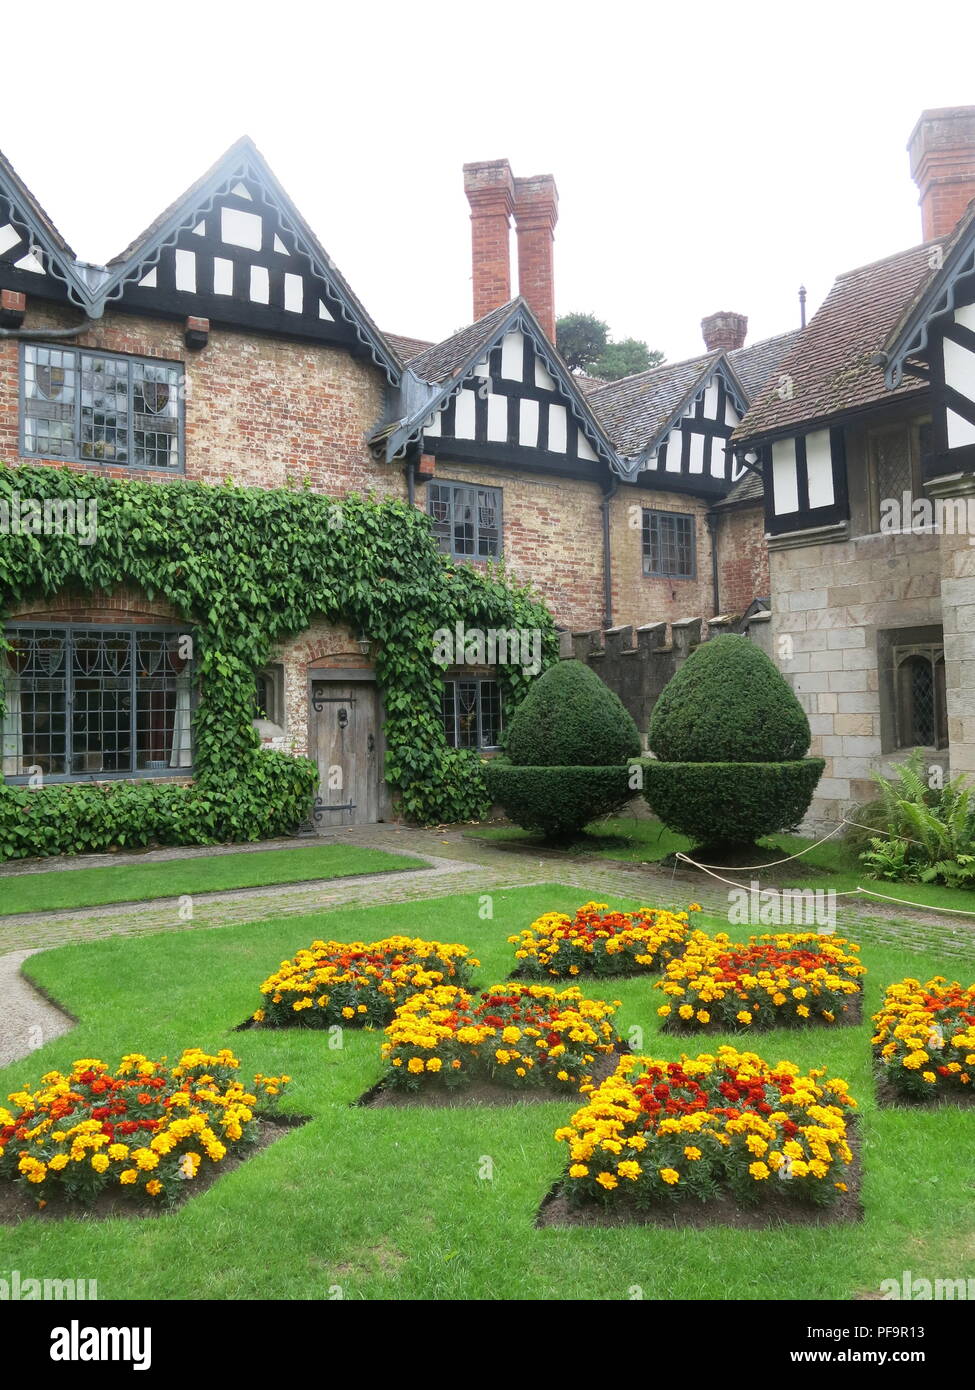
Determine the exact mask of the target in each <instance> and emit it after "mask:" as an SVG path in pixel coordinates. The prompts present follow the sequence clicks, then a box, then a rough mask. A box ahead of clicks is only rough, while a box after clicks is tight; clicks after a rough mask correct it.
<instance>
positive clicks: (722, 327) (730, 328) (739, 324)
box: [701, 309, 748, 352]
mask: <svg viewBox="0 0 975 1390" xmlns="http://www.w3.org/2000/svg"><path fill="white" fill-rule="evenodd" d="M701 332H702V333H703V334H704V346H705V347H706V348H707V350H708V352H717V351H718V350H719V349H720V350H722V351H723V352H731V350H732V349H733V348H740V347H744V346H745V334H746V333H747V332H748V319H747V318H746V317H745V315H744V314H735V313H732V312H731V310H729V309H719V310H718V312H717V313H716V314H708V316H707V318H706V319H702V320H701Z"/></svg>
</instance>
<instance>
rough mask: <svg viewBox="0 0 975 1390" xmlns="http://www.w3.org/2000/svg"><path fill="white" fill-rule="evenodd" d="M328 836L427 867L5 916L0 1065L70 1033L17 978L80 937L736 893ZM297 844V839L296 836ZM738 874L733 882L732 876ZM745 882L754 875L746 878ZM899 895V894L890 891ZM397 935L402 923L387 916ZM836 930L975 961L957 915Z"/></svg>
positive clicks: (879, 916)
mask: <svg viewBox="0 0 975 1390" xmlns="http://www.w3.org/2000/svg"><path fill="white" fill-rule="evenodd" d="M320 839H321V840H323V841H330V840H331V841H341V842H344V843H348V844H354V845H359V846H362V847H368V848H374V849H383V850H387V851H390V852H393V853H395V852H396V851H399V852H401V853H403V854H411V855H415V856H416V857H418V858H420V859H423V860H425V861H426V862H427V864H428V865H429V867H428V868H425V869H409V870H404V871H403V872H400V873H385V874H380V875H375V874H372V875H369V874H366V875H357V876H355V877H350V878H343V879H325V880H321V881H318V882H313V883H301V884H294V883H290V884H280V885H275V886H272V887H266V888H247V889H232V890H228V891H226V892H217V893H200V894H196V895H194V896H193V900H192V917H191V918H190V919H189V920H186V916H185V905H182V911H181V899H180V898H179V897H177V896H174V897H172V898H162V899H157V900H156V901H153V902H147V903H138V904H132V903H119V904H115V905H112V906H105V907H90V908H83V909H79V910H75V911H57V912H43V913H36V914H32V915H18V916H13V917H11V916H7V917H2V916H0V1065H3V1064H5V1063H7V1062H10V1061H14V1060H16V1059H18V1058H20V1057H24V1056H27V1055H28V1053H29V1052H31V1051H32V1050H33V1049H34V1048H36V1047H39V1046H40V1045H41V1043H43V1042H46V1041H47V1040H48V1039H49V1038H51V1037H55V1036H58V1035H60V1034H62V1033H65V1032H67V1031H68V1030H69V1029H70V1028H71V1027H72V1026H73V1023H72V1020H70V1019H69V1018H68V1017H67V1016H66V1015H64V1014H63V1013H61V1011H60V1010H59V1009H57V1008H55V1006H54V1005H52V1004H50V1003H49V1002H48V1001H47V1000H45V999H44V998H43V997H42V996H41V995H39V994H38V993H37V991H36V990H35V989H34V988H33V986H31V985H30V984H29V983H28V982H27V981H26V980H25V979H24V978H23V976H22V975H21V974H20V967H21V965H22V963H23V961H24V960H25V959H27V957H28V956H30V955H32V954H33V953H34V952H35V951H38V950H45V949H48V948H50V947H53V946H60V945H63V944H65V943H68V942H72V941H97V940H100V939H102V938H104V937H108V936H116V935H122V936H141V935H144V934H146V933H150V932H160V931H194V930H197V929H206V928H218V927H225V926H231V925H233V924H236V923H240V922H256V921H260V920H262V919H263V918H266V917H285V916H297V915H305V914H311V913H319V912H325V911H329V910H332V909H335V908H338V907H371V906H376V905H383V904H386V905H389V906H390V907H393V906H395V904H397V903H400V902H416V901H420V900H423V899H425V898H439V897H443V896H445V895H448V894H460V893H483V892H490V891H491V890H500V889H503V888H513V887H523V886H524V887H527V886H530V885H533V884H543V883H560V884H566V885H568V886H571V887H576V888H578V889H579V892H580V900H581V899H582V898H597V899H600V898H604V897H623V898H634V899H637V900H642V901H643V902H646V903H648V904H653V905H656V906H661V907H675V908H680V907H685V906H686V905H687V904H688V903H689V902H692V901H696V902H699V903H700V904H701V905H702V907H704V908H705V910H707V911H711V912H714V913H716V914H717V915H719V916H721V917H723V916H725V914H726V913H727V911H728V890H727V888H726V887H725V886H724V885H722V884H720V883H717V882H715V881H714V880H711V879H702V878H701V877H700V876H698V875H696V874H692V873H687V872H683V871H681V872H675V871H673V870H671V869H665V868H663V867H658V866H656V865H649V864H625V863H619V862H614V861H612V860H607V859H603V858H600V857H598V856H595V855H592V856H579V855H569V854H561V853H558V852H555V851H553V852H546V853H539V852H528V851H524V850H512V849H501V848H499V847H498V846H497V845H496V844H492V843H491V842H489V841H484V840H476V839H473V838H471V837H468V836H466V835H464V833H463V831H462V830H461V829H459V828H449V829H430V830H422V829H413V828H411V827H404V826H394V825H375V826H360V827H355V828H351V829H348V830H340V831H328V832H325V833H323V834H322V835H321V837H320ZM298 843H300V842H298ZM295 844H296V842H295V841H294V840H283V841H281V840H279V841H272V842H268V843H264V844H256V845H242V846H224V845H220V846H214V847H208V848H205V849H196V850H177V849H167V850H158V851H152V852H150V853H148V854H139V855H137V856H131V855H121V854H119V855H92V856H87V857H85V858H83V859H62V860H54V861H41V862H40V863H32V864H30V865H24V866H16V868H14V869H9V868H8V869H4V870H3V871H2V872H0V893H2V881H3V876H4V875H5V874H7V873H10V872H15V873H31V872H39V871H43V870H48V869H58V870H64V872H68V873H70V872H71V871H72V870H73V869H74V868H89V867H94V866H101V865H104V864H109V863H111V864H121V863H132V862H139V863H146V862H159V861H164V860H171V859H180V858H197V857H200V856H201V855H213V854H234V853H238V854H246V853H253V852H255V851H258V850H262V849H276V848H281V849H284V848H288V849H293V848H294V847H295ZM729 877H735V876H734V875H733V874H732V875H729ZM743 886H746V887H747V882H744V883H743ZM892 896H894V894H892ZM389 928H390V930H394V929H395V919H394V914H392V913H391V914H390V922H389ZM837 931H838V933H840V934H841V935H845V936H850V937H852V938H853V939H854V940H856V941H861V942H871V943H876V944H890V945H896V946H899V947H901V948H903V949H907V950H917V951H921V950H925V949H929V948H930V947H931V946H932V945H933V944H935V943H936V944H937V948H938V950H939V951H940V952H941V953H942V954H943V955H944V956H945V958H946V968H947V967H948V965H949V963H950V962H952V961H955V960H957V961H958V962H959V966H960V968H964V967H961V962H963V961H964V962H966V963H967V965H968V968H969V972H971V970H972V968H973V967H975V918H970V919H967V918H963V917H951V916H948V915H940V914H937V913H934V912H930V911H922V910H917V911H911V910H904V909H901V908H898V907H892V906H890V905H886V904H876V903H869V904H865V903H860V902H857V901H856V900H854V899H850V898H845V899H840V900H839V913H838V921H837Z"/></svg>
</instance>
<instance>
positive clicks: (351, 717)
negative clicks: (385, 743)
mask: <svg viewBox="0 0 975 1390" xmlns="http://www.w3.org/2000/svg"><path fill="white" fill-rule="evenodd" d="M310 748H311V755H312V757H313V758H314V759H315V761H316V762H317V763H318V783H319V785H318V801H317V803H316V806H315V822H316V824H317V825H319V826H320V827H321V828H322V829H327V828H328V827H329V826H336V825H372V824H374V823H375V822H376V821H378V820H379V812H380V806H381V804H382V780H383V747H382V725H381V721H380V716H379V693H378V691H377V689H376V686H375V685H374V684H371V683H367V682H365V681H355V682H340V681H322V680H315V681H313V682H312V690H311V740H310Z"/></svg>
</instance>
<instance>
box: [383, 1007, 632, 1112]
mask: <svg viewBox="0 0 975 1390" xmlns="http://www.w3.org/2000/svg"><path fill="white" fill-rule="evenodd" d="M618 1007H619V1004H618V1002H617V1003H615V1004H609V1003H606V1002H605V1001H603V1000H600V999H585V998H584V997H583V995H582V993H581V991H580V990H579V989H577V988H575V987H570V988H569V989H565V990H562V992H561V993H559V992H558V991H556V990H554V989H552V988H550V987H548V986H546V985H530V984H511V983H508V984H504V985H494V986H493V987H492V988H491V989H489V990H485V992H484V993H483V994H480V995H473V994H468V993H467V991H466V990H463V989H456V988H454V987H452V986H449V985H445V986H442V987H440V988H436V989H432V990H429V991H427V993H425V994H416V995H414V996H413V997H412V999H408V1000H407V1001H406V1002H405V1003H404V1004H402V1005H401V1006H400V1007H399V1008H398V1009H397V1010H396V1013H395V1015H394V1017H393V1021H392V1022H391V1023H390V1025H389V1027H388V1028H387V1029H386V1041H385V1042H384V1044H383V1047H382V1056H383V1059H384V1061H385V1062H386V1063H387V1067H388V1070H387V1073H386V1077H385V1079H384V1083H383V1085H384V1086H385V1087H388V1088H390V1089H392V1090H400V1091H406V1092H414V1093H415V1092H420V1091H430V1090H433V1089H435V1088H442V1089H447V1090H451V1091H456V1090H460V1089H461V1088H470V1087H471V1086H472V1085H474V1084H477V1083H483V1082H492V1083H498V1084H499V1085H501V1086H503V1087H506V1088H508V1089H509V1090H512V1091H530V1090H536V1091H537V1090H538V1089H540V1088H547V1089H548V1090H550V1091H578V1090H579V1088H580V1086H582V1085H583V1084H584V1083H585V1081H586V1079H587V1078H588V1077H589V1076H590V1074H591V1070H592V1067H593V1064H594V1063H595V1062H596V1061H597V1058H598V1057H599V1056H600V1055H602V1056H608V1055H610V1054H612V1053H613V1052H615V1051H616V1049H617V1048H618V1047H619V1046H620V1045H621V1044H620V1040H619V1038H618V1036H617V1034H616V1031H615V1029H614V1028H613V1025H612V1023H611V1022H610V1020H611V1018H612V1016H613V1014H614V1013H615V1012H616V1009H617V1008H618Z"/></svg>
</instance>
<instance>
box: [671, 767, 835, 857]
mask: <svg viewBox="0 0 975 1390" xmlns="http://www.w3.org/2000/svg"><path fill="white" fill-rule="evenodd" d="M825 766H826V764H825V762H824V760H823V759H822V758H800V759H798V760H793V761H791V762H774V763H732V762H716V763H669V762H668V763H665V762H657V761H655V760H654V759H652V758H648V759H646V760H645V761H644V763H643V795H644V797H645V798H646V800H647V802H648V803H649V805H650V808H651V810H652V811H653V812H654V814H655V815H657V816H659V818H660V819H661V820H662V821H663V822H664V824H665V825H667V826H669V827H670V828H671V830H677V831H679V832H680V833H681V834H683V835H688V836H690V838H691V839H692V840H694V841H695V842H696V843H699V844H700V843H705V844H721V843H743V844H747V843H750V842H751V841H753V840H757V839H759V838H760V837H761V836H762V835H771V834H772V833H773V832H775V831H777V830H788V829H791V828H792V827H793V826H796V825H798V824H799V822H800V821H801V820H802V818H803V816H804V815H805V813H806V809H807V807H808V806H809V803H810V801H811V800H812V795H813V792H814V791H815V790H816V783H817V782H818V781H819V779H820V777H821V776H822V773H823V768H824V767H825Z"/></svg>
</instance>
